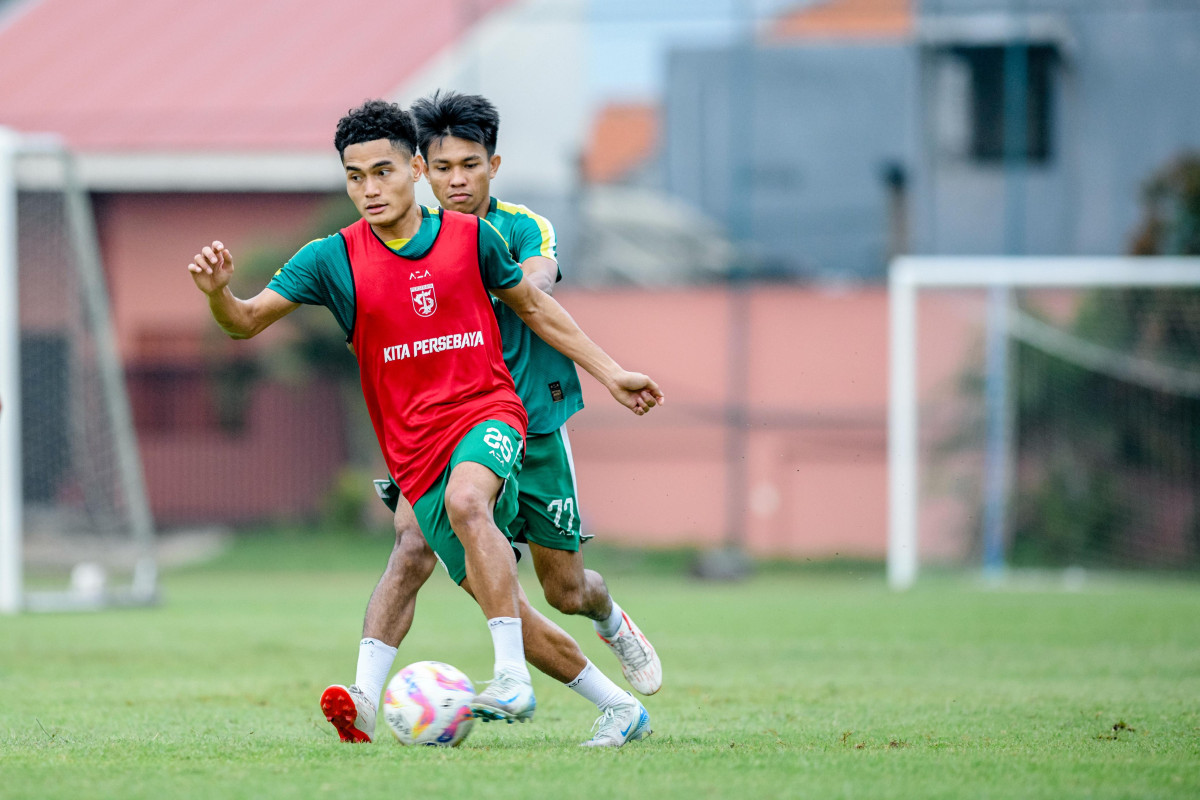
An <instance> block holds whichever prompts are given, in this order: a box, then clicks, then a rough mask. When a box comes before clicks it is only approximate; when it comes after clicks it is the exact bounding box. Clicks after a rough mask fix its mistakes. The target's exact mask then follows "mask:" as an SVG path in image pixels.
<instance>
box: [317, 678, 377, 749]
mask: <svg viewBox="0 0 1200 800" xmlns="http://www.w3.org/2000/svg"><path fill="white" fill-rule="evenodd" d="M321 710H322V711H323V712H325V719H327V720H329V722H330V724H331V725H333V727H334V728H336V729H337V732H338V736H340V737H341V739H342V741H343V742H370V741H371V737H372V736H374V735H375V704H374V703H372V702H371V701H370V700H369V699H368V698H367V696H366V694H364V693H363V690H362V689H359V688H358V687H357V686H341V685H339V684H335V685H333V686H330V687H329V688H328V689H326V690H325V691H324V692H322V693H321Z"/></svg>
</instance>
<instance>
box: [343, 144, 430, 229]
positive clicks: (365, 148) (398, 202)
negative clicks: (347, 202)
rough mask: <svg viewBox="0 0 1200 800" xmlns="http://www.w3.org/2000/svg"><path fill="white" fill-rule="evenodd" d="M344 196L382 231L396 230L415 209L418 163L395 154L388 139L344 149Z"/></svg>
mask: <svg viewBox="0 0 1200 800" xmlns="http://www.w3.org/2000/svg"><path fill="white" fill-rule="evenodd" d="M342 165H343V166H344V167H345V168H346V193H347V194H348V195H350V199H351V200H353V201H354V205H355V207H357V208H358V213H360V214H362V215H363V218H364V219H365V220H366V221H367V222H369V223H370V224H371V226H372V227H374V228H378V229H380V230H381V231H387V230H388V229H389V228H391V227H393V226H395V225H396V224H397V223H399V222H400V221H401V219H403V218H404V217H405V216H406V215H408V214H411V212H412V209H413V208H414V207H415V203H416V200H415V196H414V193H413V185H414V184H415V183H416V182H417V181H418V180H419V179H420V178H421V167H420V159H418V158H414V157H412V156H410V155H408V154H407V153H406V152H405V151H404V150H397V149H396V147H395V145H393V144H392V143H391V142H390V141H388V140H387V139H375V140H374V141H370V142H363V143H362V144H352V145H349V146H347V147H346V149H345V151H344V152H343V154H342Z"/></svg>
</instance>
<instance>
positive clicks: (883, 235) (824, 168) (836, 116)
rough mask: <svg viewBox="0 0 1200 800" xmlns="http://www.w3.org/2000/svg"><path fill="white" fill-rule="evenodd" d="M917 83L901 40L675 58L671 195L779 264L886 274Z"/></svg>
mask: <svg viewBox="0 0 1200 800" xmlns="http://www.w3.org/2000/svg"><path fill="white" fill-rule="evenodd" d="M916 80H917V61H916V53H915V51H914V50H913V48H911V47H910V46H908V45H906V44H902V43H894V44H889V43H879V44H874V43H872V44H855V45H838V44H832V45H831V44H810V45H805V46H804V47H788V48H762V49H756V50H746V49H740V50H712V49H709V50H684V51H677V52H674V53H672V55H671V57H670V61H669V66H668V79H667V88H666V97H665V103H664V105H665V109H666V124H665V131H664V136H665V146H664V156H663V157H664V159H665V164H666V189H667V190H668V191H669V192H671V193H672V194H675V195H677V196H679V197H682V198H684V199H685V200H687V201H689V202H691V203H692V204H694V205H696V206H697V207H699V208H701V209H703V210H704V211H705V212H707V213H708V214H709V215H711V216H712V217H713V218H714V219H715V220H717V221H719V222H720V223H722V224H723V225H724V226H725V228H726V229H727V230H728V232H729V233H730V234H731V235H732V237H733V238H734V239H737V240H753V241H754V242H755V243H756V248H757V250H756V252H757V253H758V255H760V256H761V257H762V258H764V259H765V260H766V261H767V262H768V263H769V264H771V265H772V266H773V267H774V268H775V269H779V270H782V271H785V272H789V273H794V274H809V275H833V274H840V275H850V276H858V277H862V276H869V277H880V276H882V274H883V270H884V265H885V263H886V261H887V257H888V205H887V201H888V195H887V189H886V185H885V182H884V171H885V169H887V168H888V167H889V166H890V165H893V164H897V165H899V166H901V167H903V168H905V169H906V170H907V171H908V172H910V173H911V172H912V169H913V167H914V162H915V160H916V157H917V155H918V152H917V140H916V124H917V108H916V106H915V103H914V102H913V99H914V98H915V96H916Z"/></svg>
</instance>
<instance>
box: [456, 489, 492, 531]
mask: <svg viewBox="0 0 1200 800" xmlns="http://www.w3.org/2000/svg"><path fill="white" fill-rule="evenodd" d="M446 516H447V517H449V519H450V527H452V528H453V529H454V532H455V533H457V534H458V535H459V536H460V537H461V536H463V535H464V534H466V535H470V534H471V533H472V532H474V531H475V530H476V529H477V528H478V527H479V526H480V525H482V524H484V523H485V522H487V521H488V520H490V519H491V508H490V507H489V504H488V498H486V497H484V496H483V493H482V492H480V491H479V490H477V489H476V488H475V487H474V486H462V487H458V488H455V489H451V490H449V491H447V492H446Z"/></svg>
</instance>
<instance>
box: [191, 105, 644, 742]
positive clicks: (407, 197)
mask: <svg viewBox="0 0 1200 800" xmlns="http://www.w3.org/2000/svg"><path fill="white" fill-rule="evenodd" d="M334 144H335V146H336V148H337V150H338V152H339V154H340V155H341V158H342V164H343V166H344V168H345V173H346V190H347V193H348V194H349V195H350V198H351V199H352V200H353V201H354V203H355V206H356V207H357V208H358V211H359V213H360V214H361V215H362V219H361V220H359V221H358V222H356V223H355V224H353V225H350V226H349V227H347V228H345V229H343V230H342V231H340V232H339V233H337V234H334V235H333V236H330V237H327V238H325V239H321V240H318V241H315V242H310V243H309V244H308V245H306V246H305V247H304V248H302V249H301V250H300V251H299V252H298V253H297V254H296V255H295V256H294V257H293V258H292V259H291V260H289V261H288V262H287V264H285V265H284V266H283V268H282V269H280V270H279V271H278V272H277V273H276V274H275V276H274V278H272V280H271V282H270V284H269V285H268V286H267V288H265V289H263V290H262V291H261V292H260V293H259V294H257V295H255V296H254V297H253V298H250V299H248V300H244V299H240V298H238V297H236V296H234V295H233V293H232V292H231V291H230V290H229V288H228V287H229V281H230V278H231V277H232V274H233V269H234V263H233V256H232V254H231V253H230V252H229V250H228V249H226V248H225V247H224V245H223V244H222V243H221V242H220V241H214V242H213V243H212V244H211V245H210V246H207V247H204V248H203V249H202V250H201V252H200V253H198V254H197V255H196V256H195V257H194V258H193V259H192V262H191V263H190V264H189V265H188V269H189V271H190V273H191V275H192V278H193V280H194V282H195V284H196V286H197V288H199V289H200V290H201V291H202V292H204V294H205V295H206V296H207V298H208V304H209V310H210V311H211V313H212V315H213V318H214V319H215V320H216V321H217V323H218V324H219V325H220V326H221V328H222V329H223V330H225V331H226V333H228V334H229V335H230V336H231V337H233V338H249V337H251V336H255V335H257V334H258V333H260V332H262V331H263V330H264V329H266V328H267V327H268V326H270V325H271V324H272V323H274V322H276V321H277V320H279V319H281V318H282V317H284V316H285V315H286V314H288V313H290V312H292V311H294V310H295V309H296V308H298V307H299V306H300V305H302V304H313V305H324V306H326V307H327V308H329V310H330V311H331V312H332V313H333V314H334V317H335V318H336V319H337V320H338V323H339V324H340V325H341V327H342V329H343V330H344V331H345V333H346V339H347V342H348V343H349V345H350V347H351V349H352V351H353V352H354V354H355V356H356V358H357V359H358V363H359V371H360V375H361V381H362V388H363V396H364V399H365V401H366V404H367V409H368V411H369V413H370V416H371V421H372V423H373V425H374V428H375V434H376V437H377V439H378V441H379V446H380V449H381V450H382V452H383V456H384V460H385V463H386V464H387V467H388V470H389V472H390V473H391V476H392V478H393V480H395V482H396V483H397V484H398V485H399V487H400V489H401V491H402V492H403V494H404V497H405V498H417V500H416V501H415V502H414V503H413V504H412V507H411V508H412V513H415V517H416V525H417V526H419V529H420V530H421V532H422V533H423V534H424V536H425V538H426V539H427V540H428V541H429V544H430V546H431V548H432V549H433V552H434V553H436V554H437V556H438V558H439V559H440V560H441V562H442V563H443V565H444V566H445V567H446V570H447V572H448V573H449V574H450V576H451V578H452V579H453V580H454V581H455V582H456V583H458V584H460V585H461V586H462V587H463V588H464V589H466V590H467V592H469V593H470V594H471V595H472V596H473V597H474V598H475V599H476V601H477V602H478V603H479V606H480V608H481V609H482V610H483V612H484V615H485V616H486V618H487V623H488V629H489V631H490V633H491V636H492V642H493V646H494V649H495V667H494V672H493V680H492V681H491V682H490V684H489V685H488V687H487V688H486V689H485V690H484V691H483V692H481V693H480V694H479V695H478V696H477V697H476V698H475V702H474V703H473V709H474V711H475V714H476V715H477V716H479V717H481V718H483V719H505V720H508V721H513V720H521V721H523V720H525V719H528V718H530V717H532V715H533V712H534V709H535V707H536V700H535V698H534V694H533V688H532V685H531V683H530V678H529V671H528V668H527V667H526V665H525V660H526V658H527V657H528V659H529V661H530V662H531V663H533V664H534V665H535V666H537V667H538V668H539V669H541V670H542V671H544V672H546V673H547V674H549V675H551V676H553V677H555V678H557V679H558V680H560V681H562V682H563V683H571V682H572V681H575V680H576V679H577V678H579V677H581V676H577V675H575V674H574V673H573V672H572V671H571V665H572V664H577V663H579V661H578V656H579V647H578V645H577V644H576V643H575V641H574V640H573V639H571V638H570V637H569V636H567V634H566V633H565V632H563V631H562V630H561V629H560V628H558V627H557V626H555V625H554V624H553V623H551V622H550V621H549V620H547V619H546V618H545V617H543V616H542V615H540V614H538V613H537V612H536V611H534V610H533V609H532V608H531V607H530V606H529V604H528V600H527V598H526V597H525V595H524V592H523V591H522V590H521V587H520V584H519V583H518V582H517V572H516V559H515V558H514V556H513V550H512V548H511V545H510V542H509V540H508V539H507V538H506V533H505V532H504V531H506V528H507V525H508V523H509V522H510V521H511V519H512V518H513V516H515V514H516V503H517V501H516V489H515V484H516V480H517V476H518V474H519V471H520V466H521V453H522V448H523V443H524V437H525V430H526V424H527V418H526V414H525V410H524V408H523V407H522V405H521V401H520V399H519V398H518V397H517V394H516V392H515V390H514V387H513V382H512V378H511V376H510V375H509V372H508V370H507V368H506V367H505V365H504V359H503V353H502V350H501V342H500V334H499V330H498V328H497V323H496V317H495V314H494V313H493V311H492V307H491V302H490V298H489V293H490V294H491V295H494V296H495V297H497V298H498V299H499V300H500V301H502V302H503V303H505V304H506V305H507V306H509V307H510V308H512V309H513V311H515V312H516V313H517V314H518V315H519V316H520V317H521V319H522V320H523V321H524V322H525V324H527V325H529V327H530V328H532V329H533V330H534V331H535V332H536V333H537V334H538V335H539V336H540V337H541V338H542V339H544V340H545V341H547V342H548V343H550V344H551V345H552V346H554V347H555V348H557V349H558V350H560V351H561V352H562V353H563V354H565V355H567V356H569V357H570V358H571V359H572V360H574V361H575V362H576V363H577V364H579V365H580V366H581V367H583V368H584V369H585V370H586V371H587V372H588V373H589V374H591V375H592V376H593V377H595V378H596V379H597V380H599V381H600V382H601V383H602V384H604V386H605V387H606V388H608V389H609V391H610V392H611V393H612V395H613V397H614V398H616V399H617V400H618V401H619V402H620V403H622V404H623V405H625V406H626V407H628V408H629V409H631V410H632V411H633V412H634V413H635V414H638V415H641V414H644V413H646V412H647V411H649V410H650V409H651V408H653V407H654V406H655V405H657V404H659V403H661V402H662V401H663V395H662V393H661V391H659V389H658V386H657V385H656V384H655V383H654V382H653V381H652V380H650V378H648V377H647V376H645V375H642V374H640V373H634V372H628V371H625V370H623V369H621V367H620V366H619V365H618V364H617V363H616V362H615V361H613V359H612V358H610V357H609V356H608V355H607V354H606V353H604V351H603V350H601V349H600V348H599V347H598V346H596V345H595V344H594V343H593V342H592V341H591V340H590V339H588V338H587V336H586V335H585V334H584V333H583V332H582V331H581V330H580V329H579V327H578V326H577V325H575V323H574V321H573V320H572V319H571V318H570V316H569V315H568V314H567V313H566V312H565V311H563V310H562V307H561V306H559V305H558V303H557V302H556V301H554V300H553V299H552V298H550V297H549V296H548V295H546V294H545V293H544V292H541V291H539V290H537V289H536V288H534V287H533V285H532V284H530V282H529V281H528V280H527V279H525V278H524V276H523V275H522V272H521V268H520V266H519V265H517V264H516V263H515V262H514V261H513V260H512V257H511V255H509V253H508V250H507V247H506V244H505V242H504V239H503V237H501V236H500V234H499V233H498V232H497V231H496V230H495V229H494V228H492V227H491V226H490V225H489V224H488V223H487V222H486V221H482V220H480V219H479V218H478V217H476V216H475V215H468V214H458V213H454V212H443V213H441V214H439V215H433V214H430V213H429V211H428V210H427V209H424V208H422V207H421V206H420V205H418V204H417V203H416V200H415V196H414V185H415V183H416V181H417V180H419V179H420V177H421V174H422V171H421V170H422V162H421V159H420V157H419V156H418V155H417V146H416V130H415V128H414V126H413V123H412V119H411V118H410V116H409V115H408V114H407V112H405V111H403V110H402V109H400V108H399V107H398V106H396V105H394V104H391V103H385V102H383V101H378V100H375V101H368V102H367V103H365V104H364V105H363V106H361V107H359V108H357V109H354V110H352V111H351V112H350V113H349V114H347V116H345V117H343V118H342V120H341V121H339V123H338V127H337V133H336V134H335V137H334ZM404 511H405V512H406V511H407V509H404ZM401 513H402V511H399V510H398V512H397V516H398V519H397V526H398V527H399V526H400V525H401V520H400V519H399V517H400V515H401ZM406 524H407V523H406ZM375 602H376V598H375V597H374V596H372V601H371V604H372V605H374V604H375ZM371 624H372V620H371V608H370V606H369V607H368V620H367V622H366V623H365V624H364V639H363V642H362V644H361V645H360V654H359V678H360V680H359V681H358V682H356V684H354V685H352V686H349V687H346V686H340V685H335V686H330V687H329V688H328V689H326V690H325V692H324V693H323V695H322V698H321V706H322V709H323V711H324V712H325V714H326V716H327V718H328V719H329V721H330V722H331V723H333V725H334V727H335V728H337V730H338V733H339V735H340V736H341V738H342V740H343V741H370V740H371V737H372V736H373V734H374V728H375V708H376V704H377V702H378V698H379V694H380V691H381V689H382V685H383V682H384V681H385V680H386V677H387V675H386V672H387V669H386V668H385V669H384V670H383V674H382V676H380V675H375V674H370V673H371V672H372V669H371V664H372V663H373V662H374V661H375V659H373V658H372V657H371V653H372V651H375V650H377V649H383V648H387V647H388V645H387V644H386V643H385V642H383V641H381V640H377V639H375V638H374V637H372V636H371V635H370V631H369V630H368V628H369V627H370V625H371ZM523 636H524V637H526V638H527V639H528V647H526V644H525V643H524V641H523ZM526 650H528V652H526ZM392 654H393V655H394V648H393V653H392ZM380 661H381V662H382V661H386V663H387V665H388V667H390V664H391V659H390V658H386V659H380ZM364 674H366V675H367V677H366V678H365V679H364V678H363V676H364ZM368 682H369V686H368V687H363V686H361V684H362V683H368ZM610 683H611V682H610ZM643 715H644V709H643ZM637 722H638V725H637V727H638V728H639V732H640V733H641V735H646V734H648V733H649V718H648V715H644V716H643V717H642V718H641V719H639V720H638V721H637ZM630 738H640V737H638V736H631V737H630Z"/></svg>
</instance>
